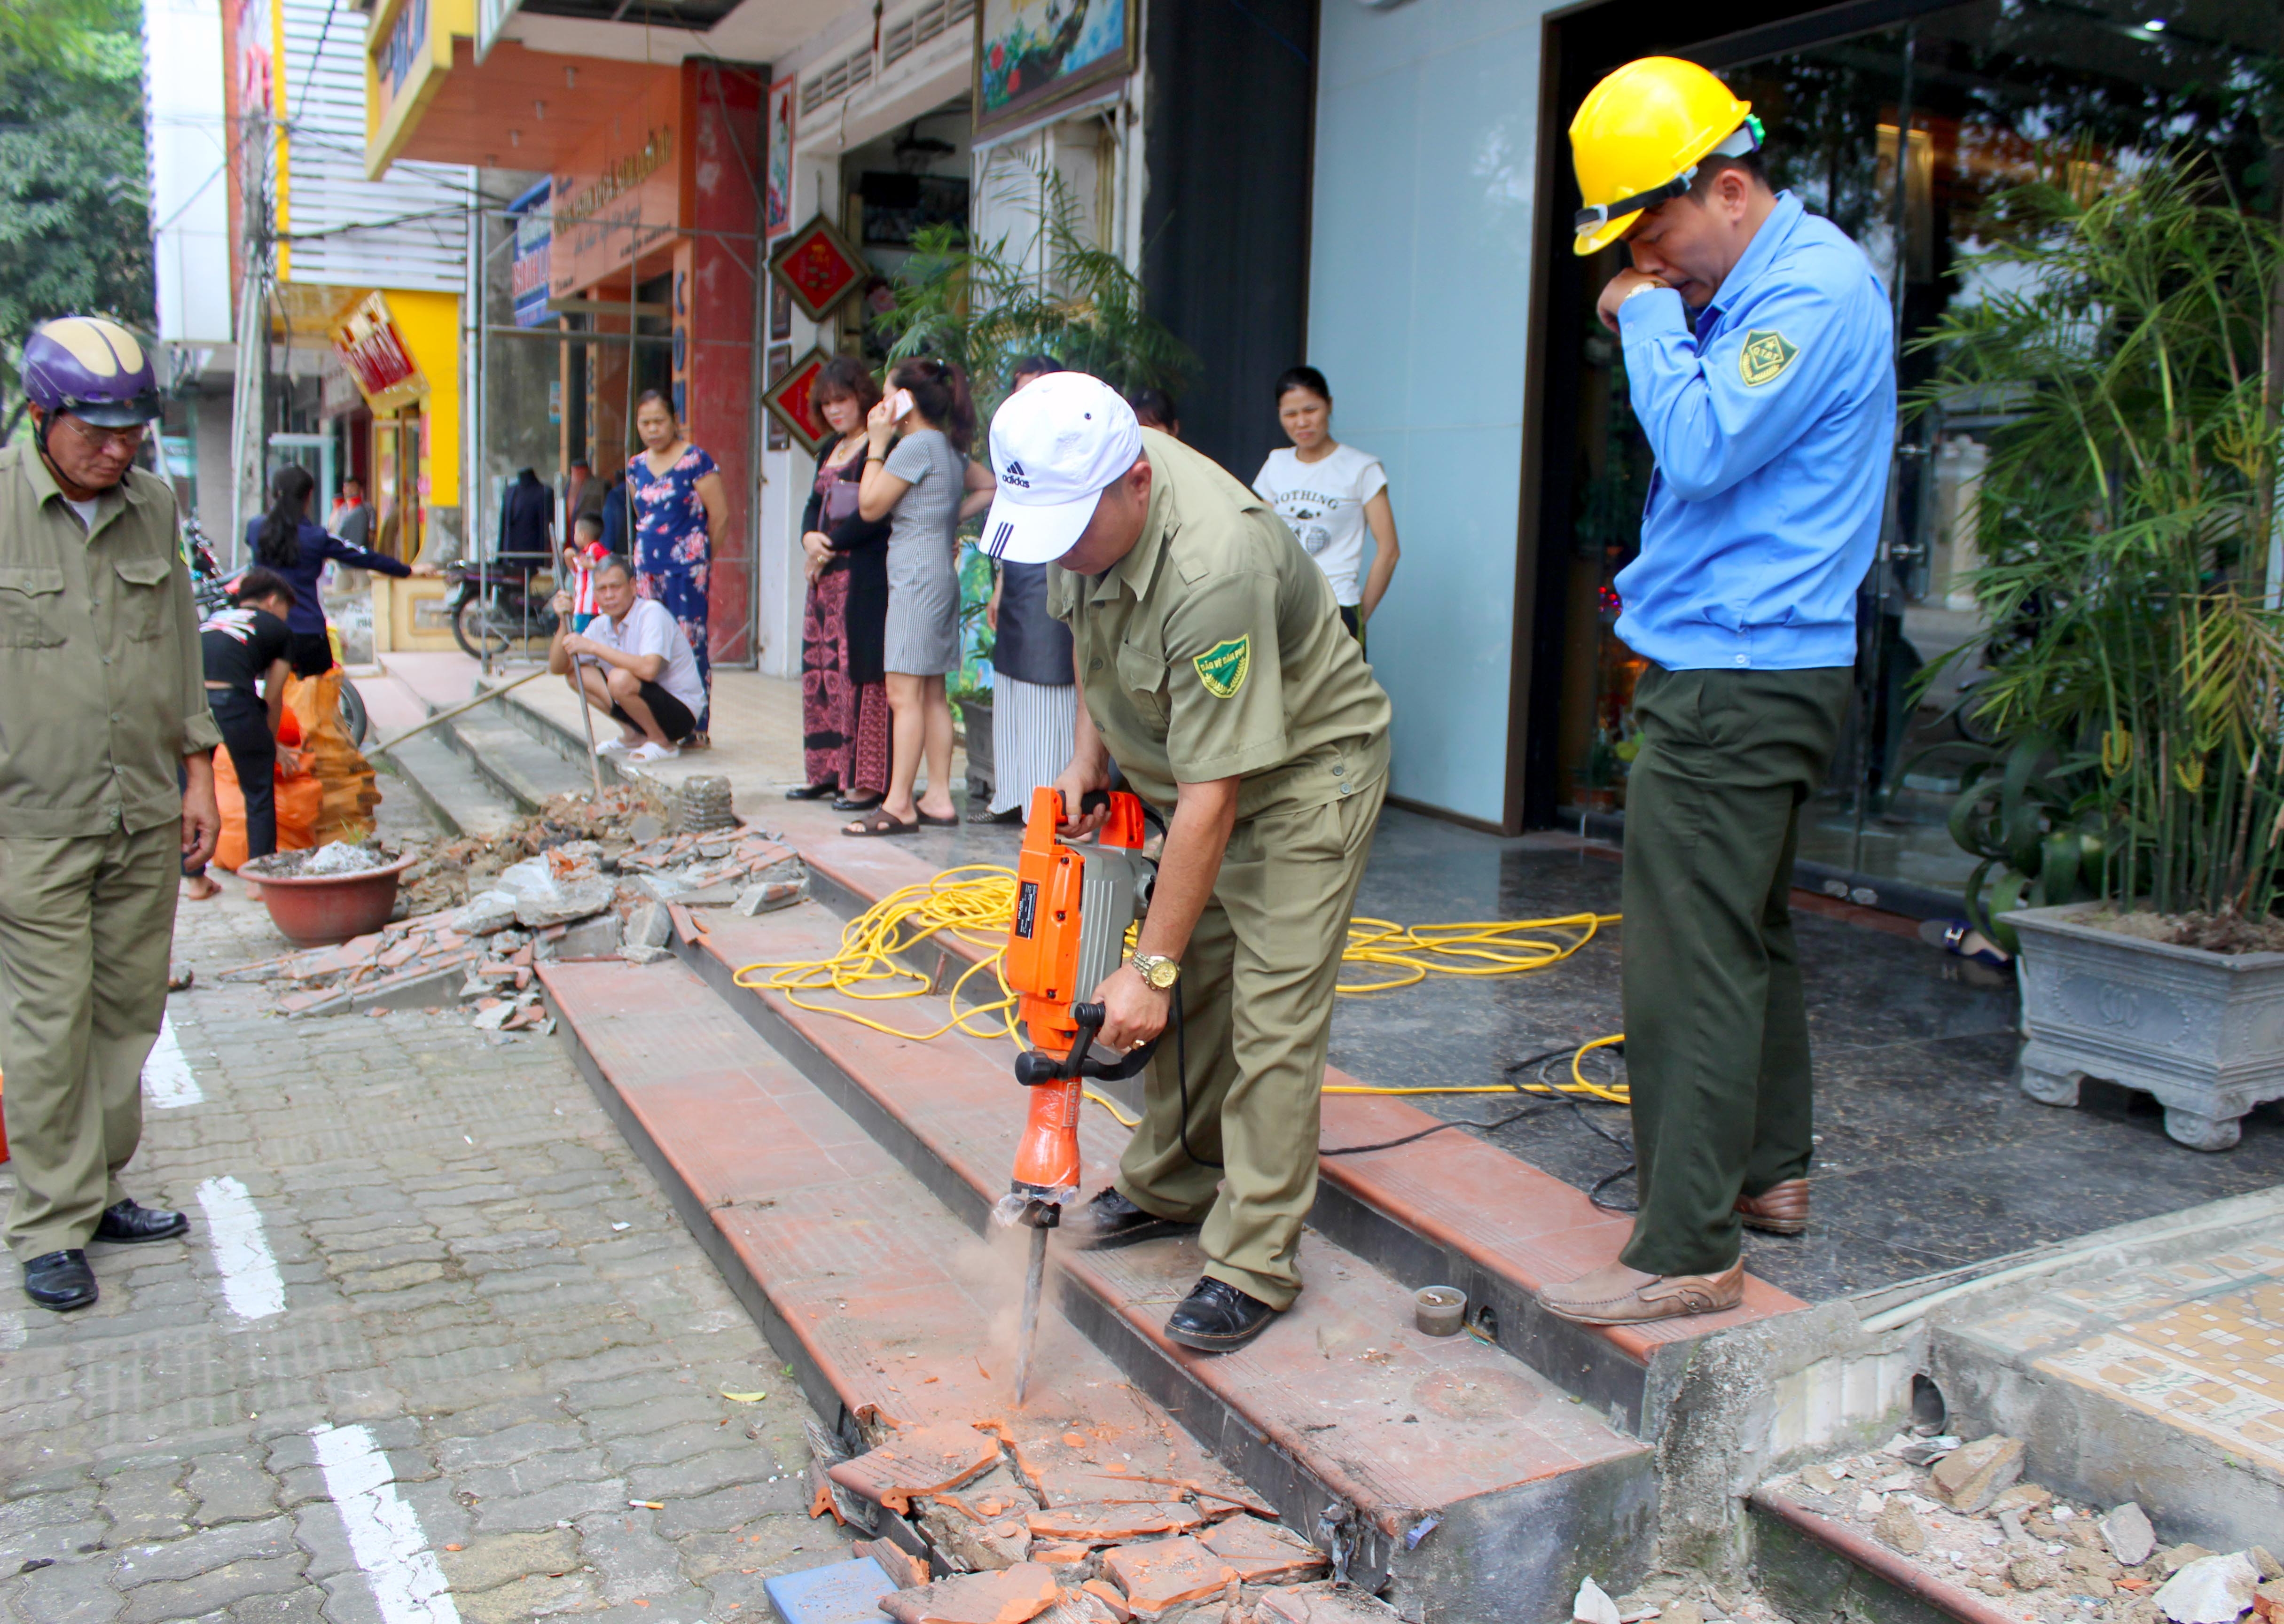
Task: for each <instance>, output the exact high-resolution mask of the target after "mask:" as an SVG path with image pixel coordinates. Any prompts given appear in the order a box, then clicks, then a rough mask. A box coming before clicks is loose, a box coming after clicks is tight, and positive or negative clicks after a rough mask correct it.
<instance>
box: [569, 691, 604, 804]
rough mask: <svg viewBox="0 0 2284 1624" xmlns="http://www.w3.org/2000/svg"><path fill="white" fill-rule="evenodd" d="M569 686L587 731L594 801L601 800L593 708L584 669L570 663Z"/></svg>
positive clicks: (599, 759) (601, 787)
mask: <svg viewBox="0 0 2284 1624" xmlns="http://www.w3.org/2000/svg"><path fill="white" fill-rule="evenodd" d="M571 686H572V689H573V690H574V691H575V692H576V693H577V694H578V696H579V722H580V725H581V726H583V727H584V728H585V729H586V730H587V770H588V771H590V772H591V773H593V774H594V775H595V799H596V800H602V798H603V758H602V757H601V756H599V755H597V754H596V753H595V707H594V706H593V705H592V704H591V703H590V702H589V701H588V699H587V672H586V668H584V667H583V666H582V665H580V663H579V662H578V661H577V660H573V661H572V662H571Z"/></svg>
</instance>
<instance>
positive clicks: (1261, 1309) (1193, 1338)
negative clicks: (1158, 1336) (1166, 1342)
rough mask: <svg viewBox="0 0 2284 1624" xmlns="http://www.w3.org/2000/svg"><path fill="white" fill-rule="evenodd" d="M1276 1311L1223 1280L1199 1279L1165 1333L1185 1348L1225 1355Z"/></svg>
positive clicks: (1256, 1333) (1251, 1336)
mask: <svg viewBox="0 0 2284 1624" xmlns="http://www.w3.org/2000/svg"><path fill="white" fill-rule="evenodd" d="M1278 1312H1279V1311H1278V1310H1277V1309H1275V1308H1271V1307H1270V1306H1269V1305H1268V1304H1267V1303H1265V1302H1263V1301H1262V1300H1260V1299H1259V1298H1258V1297H1249V1296H1248V1295H1246V1293H1245V1292H1240V1291H1239V1290H1238V1289H1237V1288H1236V1287H1235V1286H1233V1285H1232V1284H1229V1282H1227V1281H1226V1280H1216V1279H1215V1278H1214V1277H1212V1276H1210V1275H1208V1276H1207V1277H1205V1278H1204V1279H1202V1280H1200V1281H1199V1282H1198V1283H1197V1285H1196V1286H1195V1287H1194V1288H1193V1290H1192V1291H1191V1292H1190V1294H1189V1295H1188V1296H1187V1297H1185V1298H1183V1299H1182V1305H1181V1307H1179V1308H1176V1309H1175V1310H1174V1313H1173V1316H1172V1317H1171V1318H1169V1320H1167V1322H1166V1334H1167V1335H1168V1336H1169V1337H1170V1338H1172V1339H1174V1340H1175V1341H1177V1342H1179V1343H1180V1344H1181V1345H1182V1346H1183V1347H1194V1348H1199V1349H1201V1350H1202V1351H1204V1352H1206V1353H1208V1354H1225V1353H1228V1352H1230V1351H1231V1350H1232V1348H1240V1347H1244V1346H1245V1345H1246V1344H1247V1343H1248V1342H1250V1341H1252V1340H1253V1339H1254V1338H1255V1337H1257V1336H1259V1335H1260V1334H1261V1333H1262V1331H1263V1330H1265V1329H1266V1328H1267V1327H1268V1324H1269V1322H1270V1321H1271V1320H1273V1319H1275V1318H1276V1317H1277V1315H1278Z"/></svg>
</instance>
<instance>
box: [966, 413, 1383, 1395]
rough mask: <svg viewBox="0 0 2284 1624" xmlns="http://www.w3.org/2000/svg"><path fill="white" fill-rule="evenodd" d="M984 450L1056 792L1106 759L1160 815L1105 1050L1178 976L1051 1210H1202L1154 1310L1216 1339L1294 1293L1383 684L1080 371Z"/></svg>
mask: <svg viewBox="0 0 2284 1624" xmlns="http://www.w3.org/2000/svg"><path fill="white" fill-rule="evenodd" d="M991 467H992V472H994V473H995V474H997V476H998V480H999V493H998V496H997V498H996V499H995V500H994V501H993V503H992V504H991V512H990V515H989V518H987V519H985V521H984V526H983V545H984V550H985V551H987V552H989V553H990V554H992V555H993V556H994V557H995V558H1002V559H1006V560H1011V561H1013V562H1017V563H1024V562H1030V563H1052V564H1053V565H1055V566H1057V567H1055V568H1054V569H1052V571H1050V573H1049V577H1048V589H1047V593H1048V596H1047V603H1048V607H1049V608H1050V609H1051V610H1052V612H1053V613H1054V614H1055V616H1056V618H1057V619H1059V620H1061V621H1066V622H1068V625H1069V626H1070V629H1071V633H1072V636H1073V640H1074V643H1075V644H1076V650H1075V664H1076V676H1077V680H1078V688H1079V698H1080V704H1079V708H1078V727H1077V746H1076V750H1075V751H1074V753H1073V754H1072V757H1071V763H1070V765H1069V766H1068V768H1066V769H1064V771H1063V773H1062V776H1061V777H1059V778H1058V779H1056V781H1055V787H1056V788H1057V789H1058V790H1060V792H1062V797H1063V805H1064V806H1065V808H1076V807H1078V806H1079V805H1080V804H1081V803H1082V801H1083V798H1084V797H1085V795H1086V794H1087V793H1088V792H1090V791H1093V790H1100V789H1107V788H1108V787H1109V785H1110V767H1111V763H1112V761H1116V762H1117V764H1118V767H1119V769H1121V770H1122V772H1123V773H1124V775H1125V777H1126V782H1127V785H1128V786H1129V787H1130V788H1132V789H1133V790H1135V791H1136V792H1138V793H1139V794H1140V795H1141V796H1142V797H1143V799H1144V800H1148V801H1150V802H1152V803H1153V804H1154V805H1155V806H1156V807H1157V808H1159V809H1160V810H1161V811H1165V812H1168V813H1169V818H1168V820H1167V830H1166V843H1165V849H1164V853H1163V855H1162V857H1161V858H1160V861H1159V867H1158V879H1157V888H1156V890H1155V891H1154V893H1153V894H1152V898H1151V903H1150V917H1148V918H1147V919H1146V920H1144V921H1143V924H1142V930H1141V934H1140V937H1139V939H1138V941H1137V942H1136V944H1135V951H1134V954H1133V956H1132V957H1131V958H1130V959H1129V960H1128V961H1127V963H1126V964H1125V965H1124V966H1123V967H1122V968H1121V969H1119V970H1118V971H1116V972H1114V973H1113V974H1112V975H1111V976H1110V977H1109V978H1108V979H1107V980H1105V981H1104V982H1103V984H1102V985H1101V986H1100V987H1099V988H1096V989H1095V991H1094V997H1095V998H1096V999H1097V1000H1098V1001H1099V1002H1100V1003H1103V1004H1104V1005H1105V1006H1106V1007H1107V1010H1108V1013H1109V1019H1107V1021H1106V1022H1105V1023H1104V1026H1103V1028H1102V1034H1101V1036H1100V1038H1099V1040H1098V1041H1099V1042H1101V1043H1103V1044H1104V1045H1105V1046H1107V1047H1111V1048H1120V1049H1130V1048H1134V1047H1137V1046H1138V1045H1140V1044H1142V1043H1145V1042H1148V1041H1149V1040H1150V1039H1151V1038H1154V1037H1155V1036H1157V1035H1158V1034H1159V1033H1160V1032H1161V1031H1162V1030H1163V1029H1164V1027H1165V1026H1166V1024H1167V1021H1168V1019H1169V1014H1170V1013H1171V1011H1172V1010H1173V1007H1174V1002H1175V1000H1176V999H1179V1000H1180V1001H1181V1011H1180V1019H1181V1034H1180V1035H1181V1037H1182V1039H1183V1041H1182V1042H1181V1043H1179V1044H1173V1045H1163V1046H1161V1048H1160V1049H1159V1051H1158V1054H1157V1057H1156V1059H1155V1060H1154V1063H1153V1065H1152V1068H1151V1073H1150V1081H1149V1089H1148V1094H1147V1098H1146V1105H1145V1107H1144V1112H1143V1118H1142V1125H1141V1127H1140V1128H1138V1129H1137V1130H1136V1131H1135V1134H1134V1137H1133V1139H1132V1140H1131V1141H1130V1143H1129V1144H1128V1145H1127V1149H1126V1154H1125V1156H1124V1157H1123V1158H1122V1160H1121V1162H1120V1165H1119V1173H1118V1181H1117V1183H1115V1184H1114V1185H1113V1186H1112V1187H1111V1188H1109V1189H1107V1190H1105V1191H1102V1192H1101V1193H1100V1194H1099V1195H1097V1196H1096V1197H1095V1198H1094V1199H1093V1200H1092V1201H1091V1202H1089V1203H1088V1204H1087V1205H1086V1206H1085V1207H1083V1208H1082V1209H1081V1210H1080V1211H1079V1213H1077V1214H1075V1215H1074V1217H1073V1218H1072V1219H1071V1220H1070V1221H1069V1222H1068V1226H1067V1227H1068V1229H1069V1230H1070V1231H1071V1233H1072V1234H1073V1236H1074V1237H1075V1238H1077V1239H1078V1240H1079V1241H1080V1242H1081V1244H1083V1245H1091V1246H1120V1245H1132V1244H1134V1243H1137V1242H1140V1241H1147V1240H1153V1239H1156V1238H1161V1237H1164V1236H1169V1235H1176V1234H1182V1233H1187V1232H1189V1231H1191V1230H1196V1229H1199V1228H1200V1227H1201V1226H1202V1229H1203V1234H1202V1236H1201V1245H1202V1246H1203V1248H1204V1250H1205V1253H1206V1256H1207V1258H1208V1263H1207V1265H1206V1270H1205V1277H1204V1278H1202V1279H1201V1280H1200V1281H1199V1282H1198V1284H1197V1286H1196V1287H1195V1289H1194V1290H1193V1291H1192V1292H1190V1294H1189V1296H1188V1297H1187V1298H1185V1300H1183V1302H1182V1304H1181V1306H1180V1307H1178V1308H1176V1309H1175V1310H1174V1313H1173V1316H1172V1317H1171V1318H1170V1319H1169V1320H1168V1321H1167V1323H1166V1334H1167V1335H1168V1336H1169V1337H1170V1338H1171V1339H1173V1340H1175V1341H1177V1342H1179V1343H1181V1344H1183V1345H1184V1346H1185V1347H1194V1348H1201V1349H1203V1350H1206V1351H1208V1352H1213V1353H1220V1352H1225V1351H1227V1350H1228V1349H1231V1348H1234V1347H1243V1346H1244V1345H1245V1344H1246V1343H1248V1342H1249V1341H1251V1340H1252V1339H1253V1338H1254V1337H1255V1336H1257V1335H1258V1334H1259V1333H1260V1332H1261V1331H1262V1330H1263V1328H1264V1327H1265V1326H1266V1325H1268V1323H1270V1322H1271V1320H1272V1319H1274V1318H1275V1317H1276V1316H1277V1315H1278V1314H1279V1312H1280V1311H1281V1310H1283V1309H1285V1308H1289V1307H1290V1306H1291V1305H1292V1302H1293V1299H1294V1298H1295V1296H1296V1295H1297V1294H1298V1293H1299V1292H1300V1289H1301V1276H1300V1271H1299V1269H1298V1268H1297V1267H1296V1253H1297V1252H1298V1249H1299V1244H1300V1237H1301V1226H1302V1222H1304V1221H1305V1220H1306V1219H1307V1217H1308V1215H1309V1209H1310V1206H1312V1205H1313V1204H1314V1203H1315V1200H1316V1194H1317V1136H1318V1089H1319V1088H1320V1086H1321V1085H1322V1083H1323V1081H1324V1073H1325V1047H1326V1037H1327V1034H1328V1032H1329V1030H1330V1027H1331V1024H1332V1014H1333V985H1334V980H1336V978H1337V976H1338V974H1339V971H1340V963H1341V950H1342V949H1343V948H1344V947H1345V946H1346V943H1347V941H1348V922H1349V911H1350V910H1351V909H1352V907H1353V906H1354V904H1355V902H1356V893H1357V884H1358V882H1359V881H1361V879H1362V878H1363V877H1364V865H1365V857H1366V855H1368V854H1369V853H1370V852H1371V849H1372V836H1373V826H1374V824H1376V823H1377V822H1378V820H1379V816H1380V807H1381V799H1382V797H1383V795H1384V794H1385V792H1386V789H1387V779H1388V696H1387V695H1386V694H1385V693H1383V692H1381V687H1380V684H1379V683H1377V682H1376V681H1374V680H1373V675H1372V669H1371V668H1370V667H1368V666H1366V665H1365V663H1364V657H1363V655H1362V654H1361V653H1359V652H1357V643H1356V640H1355V639H1354V638H1353V637H1351V636H1349V635H1348V633H1347V632H1346V631H1345V630H1344V629H1342V627H1341V620H1340V612H1339V608H1338V606H1337V605H1335V604H1334V601H1333V591H1332V588H1331V586H1330V585H1329V584H1327V582H1326V579H1325V574H1324V572H1323V571H1322V570H1320V569H1318V567H1317V566H1316V565H1315V563H1314V562H1313V561H1312V560H1311V559H1310V557H1309V555H1308V554H1307V553H1305V552H1303V551H1302V550H1301V544H1300V543H1298V542H1296V541H1295V540H1294V539H1293V533H1292V532H1291V531H1290V530H1287V528H1286V527H1285V525H1284V522H1283V521H1282V520H1281V519H1279V518H1278V517H1277V515H1276V514H1275V513H1274V512H1273V511H1271V510H1270V509H1269V508H1268V507H1267V506H1266V505H1265V504H1263V502H1262V501H1261V500H1260V498H1259V497H1257V496H1255V495H1254V494H1253V492H1251V491H1249V490H1248V489H1247V488H1245V487H1244V486H1242V485H1240V484H1239V483H1238V482H1237V481H1236V480H1233V479H1232V478H1231V477H1230V476H1229V475H1228V474H1227V473H1226V472H1224V471H1223V470H1222V469H1221V468H1220V467H1219V466H1217V465H1216V464H1214V463H1213V462H1211V461H1209V460H1208V458H1206V457H1201V456H1200V455H1199V454H1198V453H1197V452H1195V451H1193V450H1192V449H1189V448H1188V447H1187V446H1185V445H1183V444H1182V443H1181V442H1180V441H1177V440H1173V439H1169V437H1168V436H1166V435H1164V434H1162V433H1158V432H1157V431H1156V430H1154V429H1145V428H1141V427H1139V426H1137V424H1136V423H1135V420H1134V413H1133V411H1132V410H1131V409H1130V407H1128V405H1127V404H1126V402H1124V401H1123V400H1122V399H1120V398H1119V396H1118V394H1116V392H1115V391H1114V390H1112V389H1111V388H1110V387H1109V386H1107V385H1106V384H1104V383H1102V382H1101V381H1100V380H1099V379H1093V378H1089V377H1087V376H1085V375H1084V374H1083V373H1078V372H1058V373H1055V374H1053V375H1052V376H1050V377H1047V378H1043V379H1040V380H1039V381H1038V382H1036V383H1035V384H1033V385H1031V386H1029V388H1026V389H1025V390H1023V391H1022V392H1021V394H1016V395H1013V396H1012V397H1010V398H1009V400H1008V401H1007V402H1006V403H1005V405H1003V406H1001V407H1000V408H999V410H998V413H997V416H996V417H995V418H993V419H992V424H991ZM1102 816H1103V815H1102V814H1101V813H1099V812H1095V813H1091V814H1087V815H1084V816H1079V817H1075V818H1073V819H1072V820H1071V821H1070V822H1069V823H1068V824H1065V825H1064V830H1065V833H1066V834H1067V835H1085V834H1091V833H1092V832H1094V831H1095V830H1096V829H1098V828H1099V827H1100V825H1101V823H1102ZM1240 943H1242V944H1243V948H1244V950H1243V951H1242V952H1241V953H1240V951H1239V944H1240ZM1185 1054H1186V1059H1185V1058H1184V1057H1185ZM1185 1067H1186V1073H1185V1070H1184V1068H1185Z"/></svg>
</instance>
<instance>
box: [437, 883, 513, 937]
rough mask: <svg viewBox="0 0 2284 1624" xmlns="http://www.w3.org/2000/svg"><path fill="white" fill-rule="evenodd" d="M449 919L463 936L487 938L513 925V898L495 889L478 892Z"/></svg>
mask: <svg viewBox="0 0 2284 1624" xmlns="http://www.w3.org/2000/svg"><path fill="white" fill-rule="evenodd" d="M451 919H452V925H453V928H454V929H456V930H458V931H459V932H460V933H463V934H464V935H469V936H489V935H490V934H491V933H493V932H495V931H504V930H505V929H506V928H507V927H508V926H509V925H513V924H514V923H515V898H514V897H512V896H511V895H509V894H507V893H506V892H505V891H501V890H497V889H493V890H489V891H479V892H477V893H476V894H475V895H473V896H472V897H470V898H469V899H468V901H467V905H466V906H465V907H464V908H462V909H460V910H459V911H458V912H457V913H455V914H453V915H452V916H451Z"/></svg>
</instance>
